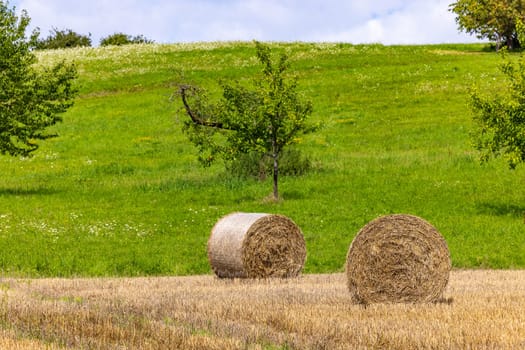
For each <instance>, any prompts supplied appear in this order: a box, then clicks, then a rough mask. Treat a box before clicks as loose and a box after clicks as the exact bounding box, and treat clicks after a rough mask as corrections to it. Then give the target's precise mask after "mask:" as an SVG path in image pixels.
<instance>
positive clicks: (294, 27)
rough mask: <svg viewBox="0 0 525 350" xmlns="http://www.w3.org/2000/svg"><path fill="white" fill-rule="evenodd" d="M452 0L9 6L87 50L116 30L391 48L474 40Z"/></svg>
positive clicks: (60, 0) (98, 1)
mask: <svg viewBox="0 0 525 350" xmlns="http://www.w3.org/2000/svg"><path fill="white" fill-rule="evenodd" d="M452 2H453V0H118V1H116V0H89V1H86V0H10V1H9V6H10V7H13V6H16V9H17V11H20V10H21V9H25V10H27V12H28V14H29V17H31V19H32V22H31V24H32V26H34V27H39V28H40V31H41V33H42V36H47V35H48V34H49V31H50V30H51V29H52V28H53V27H56V28H58V29H72V30H74V31H75V32H77V33H81V34H86V35H87V34H88V33H91V37H92V41H93V44H94V45H97V44H98V43H99V41H100V38H102V37H104V36H107V35H109V34H113V33H116V32H123V33H126V34H130V35H138V34H142V35H144V36H146V37H147V38H148V39H152V40H154V41H155V42H158V43H176V42H197V41H226V40H254V39H255V40H260V41H316V42H318V41H327V42H349V43H353V44H358V43H383V44H385V45H390V44H427V43H428V44H433V43H466V42H475V41H477V39H476V38H475V37H472V36H469V35H467V34H464V33H458V30H457V26H456V23H455V21H454V15H453V14H451V13H450V12H449V11H448V7H449V5H450V3H452Z"/></svg>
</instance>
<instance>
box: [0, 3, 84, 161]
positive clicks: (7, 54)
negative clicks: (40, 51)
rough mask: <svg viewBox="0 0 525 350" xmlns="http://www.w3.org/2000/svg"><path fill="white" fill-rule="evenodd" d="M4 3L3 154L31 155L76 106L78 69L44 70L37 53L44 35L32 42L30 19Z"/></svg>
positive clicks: (0, 31)
mask: <svg viewBox="0 0 525 350" xmlns="http://www.w3.org/2000/svg"><path fill="white" fill-rule="evenodd" d="M8 5H9V3H8V2H3V1H0V153H2V154H9V155H13V156H15V155H22V156H28V155H30V154H31V152H33V151H35V150H36V149H37V148H38V144H37V143H36V141H37V140H42V139H47V138H49V137H53V136H54V135H53V134H49V133H46V132H45V129H46V128H47V127H49V126H51V125H54V124H55V123H57V122H59V121H60V120H61V118H60V116H59V114H61V113H63V112H65V111H66V110H67V109H68V108H69V107H70V106H71V105H72V104H73V98H74V96H75V94H76V90H75V88H74V87H73V82H74V80H75V78H76V70H75V67H74V66H73V65H68V64H66V63H65V62H61V63H58V64H56V65H54V66H52V67H43V68H38V67H37V65H36V56H35V55H34V53H33V51H32V49H33V48H34V47H35V46H36V45H37V41H38V35H39V33H38V31H37V30H35V31H33V32H32V34H31V35H30V37H29V38H28V37H26V30H27V27H28V25H29V23H30V18H29V17H28V15H27V13H26V12H25V11H22V14H21V15H20V17H17V16H16V14H15V9H14V8H9V7H8Z"/></svg>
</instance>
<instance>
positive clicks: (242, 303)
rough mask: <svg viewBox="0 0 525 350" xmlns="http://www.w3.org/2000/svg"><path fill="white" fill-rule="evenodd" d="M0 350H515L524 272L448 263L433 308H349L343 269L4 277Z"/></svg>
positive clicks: (523, 324) (522, 321)
mask: <svg viewBox="0 0 525 350" xmlns="http://www.w3.org/2000/svg"><path fill="white" fill-rule="evenodd" d="M0 300H1V309H0V310H1V314H0V316H1V325H2V327H1V332H0V348H2V349H60V348H68V349H69V348H70V349H75V348H76V349H80V348H81V349H89V348H96V349H178V348H180V349H348V348H353V349H382V348H389V349H443V348H447V349H521V348H524V347H525V313H524V312H523V310H524V309H525V271H516V270H513V271H512V270H509V271H494V270H454V271H452V273H451V276H450V282H449V285H448V287H447V289H446V292H445V295H444V299H443V300H442V301H441V302H439V303H436V304H422V305H414V304H373V305H369V306H367V307H364V306H360V305H356V304H352V303H351V299H350V294H349V292H348V290H347V287H346V279H345V276H344V274H325V275H303V276H302V277H299V278H295V279H288V280H278V279H269V280H238V279H237V280H219V279H217V278H215V277H212V276H210V275H206V276H194V277H164V278H162V277H161V278H119V279H114V278H112V279H32V280H27V279H20V280H17V279H4V280H3V281H2V297H1V299H0Z"/></svg>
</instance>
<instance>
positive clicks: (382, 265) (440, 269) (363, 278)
mask: <svg viewBox="0 0 525 350" xmlns="http://www.w3.org/2000/svg"><path fill="white" fill-rule="evenodd" d="M450 269H451V262H450V253H449V250H448V247H447V243H446V242H445V239H444V238H443V236H442V235H441V234H440V233H439V232H438V231H437V230H436V229H435V228H434V227H433V226H432V225H431V224H429V223H428V222H427V221H425V220H423V219H421V218H419V217H417V216H412V215H404V214H395V215H388V216H383V217H380V218H378V219H375V220H373V221H371V222H369V223H368V224H367V225H365V226H364V227H363V228H362V229H361V230H360V231H359V232H358V233H357V236H356V237H355V238H354V240H353V241H352V244H351V245H350V248H349V250H348V255H347V259H346V274H347V281H348V288H349V290H350V293H351V295H352V299H353V300H354V301H355V302H357V303H361V304H371V303H425V302H436V301H438V300H439V299H440V298H442V296H443V292H444V290H445V287H446V286H447V283H448V279H449V273H450Z"/></svg>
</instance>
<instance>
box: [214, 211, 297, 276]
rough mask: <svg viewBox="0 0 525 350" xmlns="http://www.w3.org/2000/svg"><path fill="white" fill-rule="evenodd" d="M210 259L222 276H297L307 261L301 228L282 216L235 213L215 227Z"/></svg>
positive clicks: (215, 270) (224, 218) (216, 272)
mask: <svg viewBox="0 0 525 350" xmlns="http://www.w3.org/2000/svg"><path fill="white" fill-rule="evenodd" d="M208 259H209V261H210V265H211V267H212V269H213V271H214V272H215V274H216V275H217V276H218V277H227V278H234V277H240V278H265V277H280V278H284V277H295V276H297V275H299V273H300V272H301V271H302V269H303V266H304V262H305V260H306V245H305V241H304V237H303V234H302V232H301V230H300V229H299V227H298V226H297V225H296V224H295V223H294V222H293V221H292V220H290V219H288V218H287V217H285V216H282V215H273V214H259V213H232V214H229V215H227V216H225V217H223V218H221V219H220V220H219V221H218V222H217V223H216V224H215V226H214V227H213V229H212V231H211V236H210V238H209V240H208Z"/></svg>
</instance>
